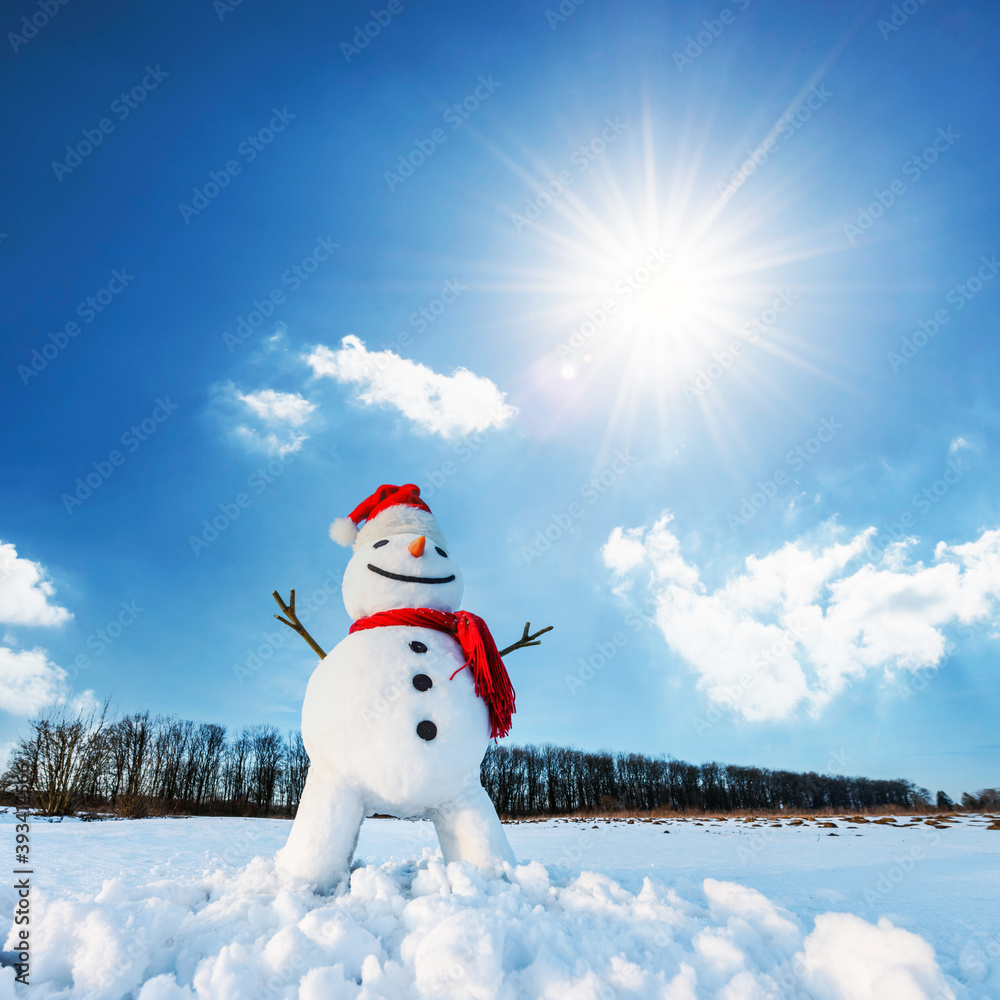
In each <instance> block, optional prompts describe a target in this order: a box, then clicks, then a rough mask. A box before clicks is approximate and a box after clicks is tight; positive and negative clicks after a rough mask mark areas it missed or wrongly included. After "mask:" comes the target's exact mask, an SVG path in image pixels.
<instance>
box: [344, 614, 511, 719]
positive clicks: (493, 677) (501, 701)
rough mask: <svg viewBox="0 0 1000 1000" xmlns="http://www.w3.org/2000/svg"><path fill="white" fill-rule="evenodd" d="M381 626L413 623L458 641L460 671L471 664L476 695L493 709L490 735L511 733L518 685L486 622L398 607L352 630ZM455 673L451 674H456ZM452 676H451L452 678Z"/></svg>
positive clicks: (475, 617) (468, 616)
mask: <svg viewBox="0 0 1000 1000" xmlns="http://www.w3.org/2000/svg"><path fill="white" fill-rule="evenodd" d="M380 625H410V626H412V627H414V628H434V629H437V630H438V631H439V632H447V633H448V635H450V636H452V637H453V638H454V639H456V640H457V642H458V644H459V645H460V646H461V647H462V653H463V654H464V655H465V663H463V664H462V666H461V667H459V668H458V670H456V671H455V674H457V673H458V671H459V670H464V669H465V668H466V667H469V668H470V669H471V670H472V677H473V679H474V680H475V682H476V694H477V695H478V696H479V697H480V698H482V699H483V701H485V702H486V704H487V706H488V707H489V710H490V730H491V731H490V736H491V737H492V738H493V739H498V738H501V737H504V736H506V735H507V734H508V733H509V732H510V717H511V716H512V715H513V714H514V688H513V687H512V686H511V683H510V677H508V676H507V668H506V667H505V666H504V665H503V660H501V659H500V653H499V652H498V650H497V644H496V643H495V642H494V641H493V636H492V635H490V630H489V629H488V628H487V627H486V622H484V621H483V620H482V618H480V617H479V616H478V615H474V614H472V613H471V612H469V611H455V612H451V611H434V610H433V609H432V608H396V609H395V610H394V611H379V612H377V613H376V614H374V615H369V616H368V617H367V618H359V619H358V620H357V621H356V622H355V623H354V624H353V625H352V626H351V631H352V632H359V631H361V630H362V629H366V628H377V627H378V626H380ZM455 674H452V675H451V676H452V677H454V676H455ZM450 679H451V678H449V680H450Z"/></svg>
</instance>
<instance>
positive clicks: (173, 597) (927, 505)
mask: <svg viewBox="0 0 1000 1000" xmlns="http://www.w3.org/2000/svg"><path fill="white" fill-rule="evenodd" d="M911 7H912V8H913V10H912V11H910V8H911ZM904 8H905V9H904ZM371 9H372V8H371V5H370V4H369V5H363V4H360V3H357V4H352V3H345V4H336V5H333V4H319V3H311V2H296V3H292V4H290V5H283V6H280V7H274V6H271V7H268V6H266V5H264V4H261V3H259V2H257V0H246V2H244V3H240V4H239V5H233V4H216V5H215V6H213V4H212V3H211V2H209V0H198V2H189V3H186V4H183V5H181V6H179V7H178V6H172V7H169V8H168V7H161V8H157V7H150V6H148V5H145V6H139V7H136V6H135V5H127V4H123V3H109V4H105V5H103V6H102V7H101V8H100V9H99V10H98V9H95V8H93V7H92V6H88V5H85V4H80V3H78V2H73V0H70V2H69V3H67V4H66V5H65V6H60V7H59V8H58V10H57V12H56V13H55V14H53V15H51V16H49V15H47V14H45V12H44V9H43V8H42V7H41V6H40V5H39V4H37V3H30V2H19V3H18V4H16V5H15V6H14V7H8V8H7V9H6V10H5V13H4V15H3V24H2V28H3V31H4V35H5V38H6V41H5V42H4V46H5V47H4V48H3V56H2V64H0V73H2V74H3V79H4V93H5V95H6V101H5V107H6V112H7V122H8V130H9V136H8V144H7V149H8V155H7V156H6V157H4V161H3V165H2V167H0V170H2V187H3V190H4V192H5V197H4V199H3V207H2V212H0V233H2V234H3V236H2V238H0V271H2V281H3V289H4V294H3V312H2V316H0V322H2V327H0V330H2V334H0V344H2V346H0V352H2V353H0V370H2V373H3V375H2V378H3V381H2V392H0V407H2V413H3V420H4V426H5V427H6V428H7V433H5V434H4V436H3V445H2V448H3V469H4V475H3V477H2V480H0V542H2V543H3V545H4V548H3V549H0V552H2V553H3V554H4V555H3V567H5V568H3V567H0V597H2V598H3V600H2V601H0V625H2V626H3V643H2V646H0V676H2V677H3V686H4V688H6V691H5V693H4V698H3V704H2V705H0V709H2V711H0V743H7V742H8V741H10V740H11V739H13V738H14V735H15V733H16V732H17V729H18V726H19V725H23V721H24V718H25V716H26V715H28V714H29V713H30V711H32V710H33V709H36V708H39V707H42V706H44V705H46V704H52V703H58V702H60V701H64V702H65V701H72V700H73V699H80V698H81V697H96V698H97V699H99V700H101V699H103V698H105V697H111V698H113V699H114V700H115V702H116V704H117V705H118V706H119V707H120V708H121V709H122V710H144V709H150V710H151V711H153V712H161V713H175V714H178V715H181V716H183V717H188V718H195V719H199V720H205V721H217V722H223V723H225V724H227V725H230V726H240V725H243V724H254V723H263V722H269V723H275V724H277V725H279V726H281V727H282V728H283V729H288V728H292V727H294V726H296V725H297V724H298V713H299V709H300V706H301V698H302V695H303V693H304V690H305V685H306V682H307V680H308V677H309V674H310V671H311V670H312V668H313V665H314V663H315V657H314V656H313V654H312V653H311V652H310V651H309V649H308V648H307V647H306V646H305V644H304V643H298V640H296V642H292V641H291V640H292V639H294V638H295V637H294V636H289V637H288V638H284V637H283V639H282V640H281V643H280V644H277V643H275V642H274V641H272V640H271V639H269V638H268V635H277V634H280V633H278V632H277V629H278V628H280V627H281V626H278V624H277V623H276V622H274V619H273V618H271V617H270V616H271V614H272V612H273V611H274V610H276V609H275V608H274V607H273V606H272V605H273V602H272V599H271V597H270V593H271V591H272V590H273V589H275V588H277V589H279V590H282V591H287V590H288V589H289V588H291V587H295V588H297V591H298V594H299V600H300V603H304V602H306V601H307V599H308V598H309V595H314V599H313V602H312V603H313V604H315V608H316V609H315V612H314V614H313V616H312V618H311V620H310V630H311V631H312V632H313V634H314V635H316V637H317V639H319V641H320V642H321V643H324V644H325V645H326V646H327V647H329V646H332V645H333V644H334V643H336V642H337V641H339V639H340V638H341V637H342V636H343V635H344V634H345V633H346V629H347V627H348V625H349V619H348V617H347V615H346V612H345V611H344V610H343V606H342V603H341V600H340V593H339V582H340V577H341V574H342V572H343V568H344V566H345V565H346V562H347V552H346V551H345V550H343V549H341V548H339V547H338V546H336V545H334V544H333V543H332V542H331V541H330V540H329V539H328V537H327V527H328V525H329V523H330V521H332V520H333V519H334V518H335V517H338V516H342V515H344V514H347V513H348V512H349V511H350V510H351V509H352V508H353V507H354V506H355V505H356V504H357V503H358V502H359V501H360V500H362V499H363V498H364V497H365V496H367V495H368V494H369V493H370V492H371V491H372V490H374V489H375V487H377V486H378V485H379V484H380V483H385V482H389V483H403V482H416V483H418V484H420V485H421V486H422V488H424V492H425V496H426V497H427V498H428V501H429V503H430V506H431V507H432V509H433V511H434V513H435V515H436V517H437V519H438V521H439V523H440V524H441V526H442V529H443V530H444V532H445V533H446V534H447V536H448V538H449V542H450V545H451V548H452V552H453V555H454V556H455V557H456V558H458V559H459V560H460V562H461V564H462V567H463V570H464V573H465V578H466V595H465V602H464V606H465V607H466V608H467V609H468V610H471V611H475V612H476V613H478V614H480V615H482V616H483V617H484V618H485V619H486V620H487V622H488V623H489V624H490V626H491V628H492V630H493V632H494V634H495V636H496V637H497V640H498V642H499V643H500V644H501V645H505V644H507V643H508V642H511V641H513V639H514V638H516V636H517V635H519V634H520V629H521V626H522V625H523V623H524V621H525V620H526V619H530V620H531V621H532V623H533V624H534V625H538V626H541V625H547V624H552V625H554V626H555V630H554V631H553V632H552V633H551V634H550V635H548V636H547V637H546V639H545V642H544V645H543V646H542V647H541V648H539V649H532V650H527V651H523V652H518V653H516V654H512V656H511V657H510V658H509V662H508V667H509V669H510V673H511V676H512V679H513V681H514V684H515V687H516V689H517V693H518V712H517V715H516V717H515V721H514V728H513V732H512V735H511V737H510V738H511V739H513V740H516V741H519V742H546V741H551V742H555V743H561V744H573V745H576V746H580V747H583V748H588V749H597V748H611V749H615V750H638V751H643V752H646V753H651V754H658V753H668V754H671V755H674V756H677V757H680V758H683V759H688V760H693V761H696V762H700V761H703V760H711V759H716V760H721V761H726V762H732V763H751V762H753V763H758V764H762V765H767V766H772V767H787V768H792V769H817V770H827V771H836V770H840V771H846V772H848V773H862V774H867V775H871V776H906V777H910V778H912V779H914V780H915V781H917V782H918V783H920V784H922V785H925V786H928V787H930V788H931V789H932V790H934V789H937V788H944V789H946V790H948V791H949V792H950V793H951V794H953V795H955V794H958V793H960V792H961V791H963V790H973V789H975V788H979V787H983V786H986V785H995V784H996V783H997V780H998V776H997V775H998V772H997V764H998V759H1000V758H998V751H1000V744H998V743H997V737H996V727H995V720H996V718H997V716H998V712H1000V682H998V679H997V671H996V662H997V659H996V658H997V643H998V638H997V631H998V630H997V623H998V607H997V589H998V586H1000V584H998V581H1000V554H998V536H997V534H996V532H997V530H998V529H1000V510H998V505H997V496H998V495H1000V492H998V486H1000V483H998V474H997V472H996V466H995V461H994V452H995V449H996V441H997V431H998V425H1000V411H998V387H997V377H996V372H997V371H998V370H1000V366H998V358H997V354H998V348H997V341H996V337H995V325H996V320H997V316H998V314H1000V280H998V278H997V275H998V273H1000V272H998V271H997V265H996V258H994V257H993V255H994V254H995V253H997V252H1000V246H998V244H997V241H996V212H997V189H996V184H995V178H996V176H997V166H998V163H997V159H998V150H1000V143H998V142H997V138H998V137H997V126H996V124H995V121H996V119H995V115H994V114H993V113H992V111H993V109H992V95H993V94H994V93H995V92H996V88H997V79H996V77H997V69H996V66H995V60H994V59H992V58H991V54H992V53H993V52H994V51H995V48H996V42H997V40H998V30H1000V25H998V12H997V11H996V10H995V9H994V8H993V7H992V6H991V5H989V4H986V3H969V4H960V5H954V4H949V5H946V4H944V3H940V2H935V0H927V2H926V3H923V4H917V3H916V2H915V0H913V2H912V3H909V4H906V5H903V6H900V7H899V8H898V10H897V11H896V12H895V13H894V9H893V5H892V4H889V3H885V4H879V3H846V4H840V5H837V6H836V9H834V8H833V7H830V6H824V5H814V6H811V7H809V8H808V9H806V8H804V7H803V6H802V5H798V4H795V5H793V4H792V3H790V2H780V3H774V4H768V5H762V4H757V3H756V2H749V3H748V2H747V0H738V2H737V0H734V2H733V3H731V4H729V6H728V7H727V6H725V5H724V4H722V3H716V4H696V3H677V4H671V5H669V8H667V9H665V8H664V5H662V4H652V3H629V4H601V3H600V2H599V0H589V2H587V3H584V4H580V5H579V6H574V5H573V4H572V3H571V2H570V0H566V2H565V3H564V4H563V5H562V7H559V6H558V5H556V4H555V3H549V4H546V3H545V2H541V3H537V4H533V3H512V4H504V5H495V6H490V7H487V8H482V7H480V6H477V5H468V4H458V3H437V4H432V3H430V2H429V0H413V2H409V3H407V2H397V0H394V2H393V4H392V5H391V6H388V5H380V6H379V7H378V8H377V11H378V13H379V20H381V21H382V22H384V23H376V22H374V21H373V20H372V15H371V14H370V13H369V11H370V10H371ZM560 11H561V12H562V13H560ZM908 11H909V13H907V12H908ZM24 18H27V19H28V30H25V28H24V21H23V19H24ZM32 18H34V19H35V25H34V27H35V28H36V30H35V32H34V34H33V35H32V36H31V37H30V38H29V37H27V36H28V35H29V34H30V33H31V32H30V29H31V28H32V27H33V26H32V25H31V19H32ZM366 25H367V28H366ZM366 30H367V32H368V34H367V35H365V31H366ZM359 32H360V35H359ZM359 38H360V39H361V40H365V39H367V44H366V45H364V46H361V45H359V44H357V40H358V39H359ZM123 95H124V96H123ZM67 146H69V147H70V148H69V149H67ZM88 299H89V300H91V301H90V302H89V304H88ZM255 310H257V311H258V312H257V314H255ZM421 310H423V312H421ZM265 314H266V315H265ZM73 323H75V324H76V325H75V327H71V326H68V324H73ZM921 324H922V325H921ZM344 338H353V339H350V340H347V341H345V340H344ZM46 345H48V346H46ZM35 352H37V353H35ZM88 476H90V477H91V487H87V485H86V480H87V477H88ZM78 478H79V479H81V480H82V481H83V482H84V488H82V489H81V488H79V486H78V485H77V479H78ZM87 489H90V494H89V495H87ZM234 514H235V516H234ZM214 519H218V525H221V528H216V529H215V532H216V535H217V537H213V529H212V528H211V526H210V525H209V527H208V530H206V525H205V522H206V521H208V522H211V521H213V520H214ZM199 542H200V543H201V544H199ZM15 552H16V556H15ZM748 560H749V562H748ZM99 630H104V636H103V637H102V636H101V633H100V631H99ZM109 639H110V640H111V641H110V642H109V641H107V640H109ZM262 645H263V646H264V647H265V654H266V656H267V658H266V660H264V659H261V660H260V661H258V660H255V659H254V658H253V655H252V654H253V651H254V650H256V649H258V648H259V647H261V646H262ZM101 647H103V648H101ZM81 656H83V657H84V660H78V657H81ZM83 663H86V665H85V666H84V667H83V669H80V665H81V664H83ZM258 663H259V665H257V664H258ZM238 675H239V676H238ZM87 691H89V692H92V694H91V695H89V696H84V695H83V692H87Z"/></svg>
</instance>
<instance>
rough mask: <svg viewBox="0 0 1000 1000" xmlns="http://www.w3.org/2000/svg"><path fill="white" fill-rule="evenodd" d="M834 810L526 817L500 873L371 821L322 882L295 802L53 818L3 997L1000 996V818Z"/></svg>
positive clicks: (835, 999) (752, 999) (42, 838)
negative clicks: (775, 814)
mask: <svg viewBox="0 0 1000 1000" xmlns="http://www.w3.org/2000/svg"><path fill="white" fill-rule="evenodd" d="M13 822H14V818H13V816H12V815H10V814H4V815H0V829H3V831H4V832H3V837H2V843H3V844H4V853H5V854H6V855H7V856H8V857H9V858H10V859H11V865H10V867H11V868H12V867H14V866H13V846H12V844H13V836H12V835H13V829H12V824H13ZM828 822H831V821H827V820H813V821H806V822H804V823H802V824H801V825H794V826H793V825H790V824H789V823H788V822H787V821H784V822H782V823H781V825H772V824H771V823H770V822H768V821H762V822H760V823H750V822H741V821H734V820H729V821H724V822H716V821H711V820H706V821H704V822H695V821H693V820H687V821H681V820H666V821H661V822H656V823H650V822H641V821H636V822H634V823H627V822H623V821H617V822H605V821H603V820H600V821H596V822H594V821H586V822H567V821H562V820H560V821H548V822H542V823H532V822H527V823H519V824H509V825H507V826H506V830H507V834H508V837H509V839H510V842H511V845H512V846H513V848H514V851H515V852H516V854H517V856H518V859H519V862H520V863H519V865H518V866H517V868H516V869H512V870H511V871H510V872H509V873H508V878H507V879H505V880H496V881H489V882H484V881H483V880H481V879H480V878H479V876H478V875H477V874H476V873H475V872H474V871H472V870H470V869H469V868H467V867H465V866H463V865H451V866H449V867H448V868H445V867H444V866H443V865H442V864H441V861H440V854H439V852H438V850H437V847H436V841H435V838H434V832H433V829H432V827H431V826H430V825H429V824H427V823H406V822H401V821H398V820H368V821H367V822H366V823H365V825H364V827H363V830H362V834H361V842H360V844H359V846H358V853H357V857H356V862H355V864H356V868H355V870H354V871H353V873H352V876H351V882H350V887H349V889H346V888H345V889H344V890H343V891H341V892H339V893H338V894H335V895H333V896H326V897H324V896H316V895H314V894H313V893H312V892H311V891H310V890H309V889H307V888H304V887H303V886H301V885H297V884H293V883H289V882H283V881H282V880H281V879H279V878H278V877H277V876H276V875H275V873H274V866H273V863H272V858H273V855H274V852H275V851H276V850H277V849H278V848H279V847H280V846H281V845H282V844H283V843H284V841H285V838H286V837H287V835H288V830H289V824H288V823H287V822H284V821H280V820H245V819H229V818H225V819H221V818H220V819H210V818H195V819H153V820H143V821H137V822H102V823H81V822H77V821H66V822H63V823H58V824H50V823H45V822H35V823H33V824H32V850H33V861H34V870H35V874H34V876H33V878H34V890H33V894H32V923H31V927H32V938H31V948H32V954H33V958H32V964H31V983H32V985H31V987H30V988H29V989H28V990H25V989H24V988H23V987H20V986H17V987H15V986H14V984H13V970H12V969H10V968H4V969H2V970H0V1000H7V998H9V997H12V996H30V997H31V998H32V1000H35V998H37V1000H42V998H49V997H90V998H94V1000H105V998H106V1000H112V998H119V997H134V998H139V1000H192V998H194V997H204V998H213V1000H230V998H232V1000H236V998H248V1000H249V998H260V1000H278V998H292V997H296V998H303V1000H338V998H341V997H344V998H352V1000H353V998H366V1000H374V998H376V997H378V998H417V997H420V998H425V997H426V998H455V1000H487V998H494V997H497V998H515V997H516V998H522V997H523V998H531V1000H534V998H546V1000H548V998H552V1000H555V998H567V1000H619V998H621V1000H625V998H646V997H649V998H652V997H657V998H661V997H662V998H673V1000H693V998H713V1000H763V998H768V997H782V998H784V997H789V998H803V1000H805V998H808V1000H916V998H934V1000H944V998H949V997H955V998H974V1000H986V998H989V1000H997V998H1000V864H998V862H1000V829H998V828H997V827H998V826H1000V824H997V823H996V820H995V818H991V817H983V816H966V817H962V818H960V819H958V820H957V821H955V822H949V823H946V824H942V823H937V824H936V825H935V824H934V821H924V820H912V819H910V818H902V817H901V818H899V820H898V822H897V824H896V825H892V824H888V823H874V822H866V823H857V822H851V821H848V820H845V819H842V818H835V819H834V820H833V821H832V822H833V823H835V824H836V825H835V826H829V825H823V824H824V823H828ZM991 826H993V827H994V828H993V829H990V827H991ZM5 883H6V884H5V886H4V887H3V889H2V890H0V897H2V898H0V903H2V906H3V912H4V914H5V920H6V921H7V922H8V923H9V920H10V917H9V914H10V913H11V912H12V909H13V905H14V901H15V897H14V893H13V891H12V889H11V887H10V882H9V881H8V880H7V879H5ZM4 930H6V925H5V926H4ZM12 941H13V938H9V939H8V944H7V946H6V947H7V948H9V947H10V945H11V942H12ZM10 957H11V956H10V955H9V954H8V955H7V958H8V959H9V958H10Z"/></svg>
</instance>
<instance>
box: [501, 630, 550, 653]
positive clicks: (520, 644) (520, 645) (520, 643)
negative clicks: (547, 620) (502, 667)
mask: <svg viewBox="0 0 1000 1000" xmlns="http://www.w3.org/2000/svg"><path fill="white" fill-rule="evenodd" d="M530 628H531V622H525V623H524V632H523V633H522V634H521V638H520V639H518V640H517V642H515V643H514V644H513V645H510V646H508V647H507V648H506V649H501V650H500V655H501V656H506V655H507V654H508V653H513V652H514V650H515V649H524V647H525V646H540V645H541V644H542V642H541V640H540V639H538V637H539V636H540V635H545V633H546V632H551V631H552V630H553V629H554V628H555V625H549V626H548V627H547V628H543V629H541V630H540V631H538V632H535V633H534V634H532V635H528V630H529V629H530ZM533 639H538V641H537V642H532V640H533Z"/></svg>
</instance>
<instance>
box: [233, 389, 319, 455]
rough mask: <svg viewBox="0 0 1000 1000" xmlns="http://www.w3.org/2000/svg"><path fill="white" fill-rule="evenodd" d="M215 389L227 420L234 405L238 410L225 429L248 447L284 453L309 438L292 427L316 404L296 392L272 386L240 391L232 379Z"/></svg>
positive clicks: (306, 415)
mask: <svg viewBox="0 0 1000 1000" xmlns="http://www.w3.org/2000/svg"><path fill="white" fill-rule="evenodd" d="M215 392H216V399H217V400H218V401H219V402H220V403H221V404H222V405H223V407H224V408H225V409H226V410H227V411H228V413H229V414H230V416H229V418H228V419H229V421H232V419H233V418H232V414H233V412H234V408H236V410H237V411H238V413H239V416H238V417H236V419H235V422H232V423H230V428H229V432H230V433H231V434H232V435H233V436H234V437H235V438H236V439H237V440H238V441H239V442H240V443H241V444H242V445H243V446H244V447H245V448H247V449H248V450H250V451H260V452H264V453H265V454H268V455H281V456H284V455H288V454H290V453H292V452H295V451H298V450H299V449H300V448H301V447H302V445H303V444H304V443H305V442H306V441H308V440H309V435H308V434H305V433H302V432H300V431H296V430H293V429H292V428H297V427H301V426H302V425H303V424H304V423H306V421H307V420H309V418H310V417H311V416H312V415H313V413H314V412H315V410H316V404H315V403H310V402H309V400H308V399H306V398H305V397H304V396H301V395H299V393H297V392H279V391H278V390H276V389H258V390H257V391H256V392H241V391H240V390H239V389H237V388H236V386H235V385H233V383H232V382H227V383H225V384H224V385H222V386H218V387H217V388H216V391H215ZM248 418H249V422H248ZM255 424H256V426H255Z"/></svg>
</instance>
